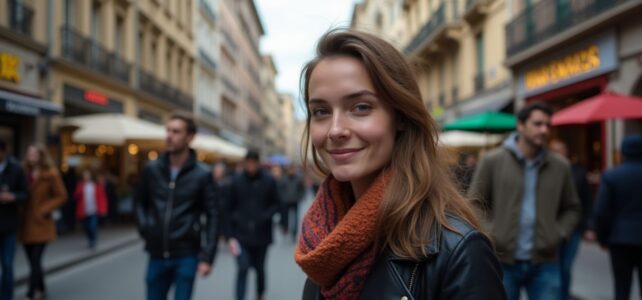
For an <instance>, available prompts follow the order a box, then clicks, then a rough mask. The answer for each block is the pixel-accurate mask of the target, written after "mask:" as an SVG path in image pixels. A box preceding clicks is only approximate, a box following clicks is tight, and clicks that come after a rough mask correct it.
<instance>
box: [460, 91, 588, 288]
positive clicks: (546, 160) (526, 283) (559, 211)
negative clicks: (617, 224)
mask: <svg viewBox="0 0 642 300" xmlns="http://www.w3.org/2000/svg"><path fill="white" fill-rule="evenodd" d="M551 115H552V110H551V108H550V107H549V106H548V105H546V104H544V103H540V102H533V103H530V104H528V105H526V106H525V107H524V108H522V109H521V110H520V111H519V112H518V113H517V120H518V121H517V132H516V133H514V134H512V135H511V136H509V137H508V139H506V141H505V142H504V144H503V146H502V147H500V148H498V149H495V150H493V151H491V152H489V153H488V154H487V155H485V156H484V158H483V159H482V161H481V163H480V164H479V166H478V168H477V170H476V171H475V175H474V176H473V181H472V183H471V186H470V191H469V195H470V197H471V198H472V199H473V203H475V205H476V206H477V207H478V208H479V209H480V211H481V212H482V214H483V215H484V217H485V219H486V223H487V224H488V230H489V231H490V232H491V234H492V236H493V238H494V240H495V247H496V249H497V253H498V255H499V258H500V260H501V261H502V264H503V268H504V278H503V282H504V287H505V288H506V294H507V296H508V299H509V300H517V299H519V295H520V290H521V288H525V289H526V291H527V294H528V298H529V299H531V300H539V299H546V300H551V299H553V300H554V299H559V297H560V295H561V291H560V290H561V275H560V264H559V257H558V255H559V251H560V247H561V246H562V245H563V243H564V242H565V241H566V240H567V239H568V238H569V237H570V236H571V234H572V233H573V232H574V230H575V228H576V225H577V223H578V221H579V218H580V213H581V208H580V204H579V200H578V198H577V193H576V191H575V185H574V184H573V175H572V173H571V168H570V165H569V162H568V161H566V160H565V159H563V158H561V157H559V156H558V155H551V153H550V152H548V151H547V150H546V149H545V148H544V147H545V145H546V142H547V138H548V134H549V128H550V124H551Z"/></svg>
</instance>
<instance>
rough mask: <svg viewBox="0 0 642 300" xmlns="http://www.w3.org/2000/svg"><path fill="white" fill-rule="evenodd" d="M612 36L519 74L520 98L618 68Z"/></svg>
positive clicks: (528, 66) (548, 58)
mask: <svg viewBox="0 0 642 300" xmlns="http://www.w3.org/2000/svg"><path fill="white" fill-rule="evenodd" d="M617 64H618V61H617V51H616V42H615V34H614V33H613V32H612V31H609V32H607V33H605V34H602V35H600V36H598V37H596V38H594V39H590V40H587V41H584V42H581V43H578V44H577V45H576V46H574V47H568V48H566V49H564V50H563V51H562V52H559V53H557V54H553V55H550V56H548V57H546V58H545V59H542V60H538V61H535V62H533V63H530V64H528V65H527V66H526V67H524V68H522V69H521V70H520V71H518V80H519V81H518V83H519V94H520V95H521V96H524V97H529V96H533V95H536V94H540V93H543V92H547V91H550V90H553V89H556V88H560V87H563V86H567V85H570V84H573V83H576V82H580V81H582V80H586V79H589V78H593V77H595V76H598V75H602V74H605V73H607V72H610V71H613V70H615V69H616V68H617Z"/></svg>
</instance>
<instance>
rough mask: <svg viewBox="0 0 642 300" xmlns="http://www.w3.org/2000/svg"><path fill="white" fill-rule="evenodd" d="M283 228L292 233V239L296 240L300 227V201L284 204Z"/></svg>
mask: <svg viewBox="0 0 642 300" xmlns="http://www.w3.org/2000/svg"><path fill="white" fill-rule="evenodd" d="M281 228H283V230H284V231H287V232H288V233H290V234H291V235H292V240H296V235H297V230H298V229H299V204H298V203H291V204H283V206H282V207H281Z"/></svg>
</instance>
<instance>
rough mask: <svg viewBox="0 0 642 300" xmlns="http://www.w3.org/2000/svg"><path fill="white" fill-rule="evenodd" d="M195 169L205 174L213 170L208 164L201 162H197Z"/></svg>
mask: <svg viewBox="0 0 642 300" xmlns="http://www.w3.org/2000/svg"><path fill="white" fill-rule="evenodd" d="M194 169H196V170H198V171H199V172H204V173H207V174H209V173H210V169H211V168H210V166H209V165H207V164H206V163H204V162H200V161H199V162H196V165H195V166H194Z"/></svg>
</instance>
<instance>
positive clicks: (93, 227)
mask: <svg viewBox="0 0 642 300" xmlns="http://www.w3.org/2000/svg"><path fill="white" fill-rule="evenodd" d="M82 225H83V227H84V228H85V234H86V235H87V246H88V247H89V248H91V249H94V248H95V247H96V240H97V239H98V215H91V216H86V217H85V218H84V219H83V220H82Z"/></svg>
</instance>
